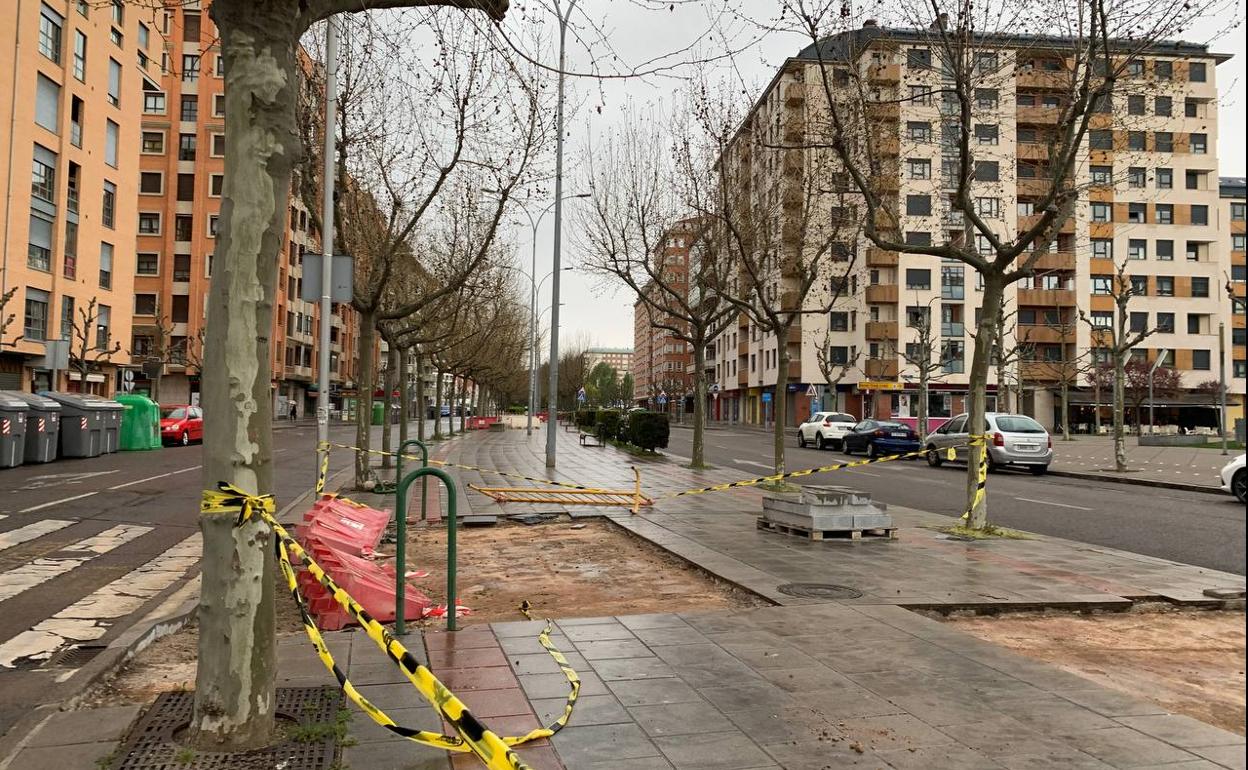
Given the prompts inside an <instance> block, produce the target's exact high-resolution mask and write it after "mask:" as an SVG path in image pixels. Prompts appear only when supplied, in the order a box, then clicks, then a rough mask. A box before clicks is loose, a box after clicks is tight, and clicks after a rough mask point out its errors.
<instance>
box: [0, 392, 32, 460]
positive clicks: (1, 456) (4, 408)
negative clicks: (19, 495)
mask: <svg viewBox="0 0 1248 770" xmlns="http://www.w3.org/2000/svg"><path fill="white" fill-rule="evenodd" d="M25 457H26V402H25V401H23V400H22V399H20V398H14V397H13V396H10V395H7V394H3V393H0V468H16V467H17V466H19V465H21V464H22V461H23V459H24V458H25Z"/></svg>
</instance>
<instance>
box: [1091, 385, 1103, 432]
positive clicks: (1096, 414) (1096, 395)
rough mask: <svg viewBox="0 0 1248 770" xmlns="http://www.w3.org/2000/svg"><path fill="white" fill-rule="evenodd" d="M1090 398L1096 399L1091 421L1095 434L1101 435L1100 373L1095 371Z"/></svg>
mask: <svg viewBox="0 0 1248 770" xmlns="http://www.w3.org/2000/svg"><path fill="white" fill-rule="evenodd" d="M1092 398H1093V400H1095V401H1096V408H1095V409H1093V410H1092V422H1093V423H1094V424H1095V425H1096V435H1098V436H1099V435H1101V373H1100V372H1099V371H1098V372H1096V379H1094V380H1093V381H1092Z"/></svg>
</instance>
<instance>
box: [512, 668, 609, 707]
mask: <svg viewBox="0 0 1248 770" xmlns="http://www.w3.org/2000/svg"><path fill="white" fill-rule="evenodd" d="M576 675H577V678H579V679H580V680H581V693H580V694H581V695H582V696H584V695H606V694H607V688H606V686H605V685H604V684H603V683H602V680H601V679H599V678H598V676H597V675H596V674H594V673H593V672H592V671H577V672H576ZM520 686H521V687H522V688H524V692H525V694H526V695H528V696H529V697H530V698H532V699H534V700H538V699H541V698H566V697H567V696H568V692H569V691H570V690H571V685H570V684H568V678H567V677H566V676H564V675H563V674H525V675H524V676H521V677H520Z"/></svg>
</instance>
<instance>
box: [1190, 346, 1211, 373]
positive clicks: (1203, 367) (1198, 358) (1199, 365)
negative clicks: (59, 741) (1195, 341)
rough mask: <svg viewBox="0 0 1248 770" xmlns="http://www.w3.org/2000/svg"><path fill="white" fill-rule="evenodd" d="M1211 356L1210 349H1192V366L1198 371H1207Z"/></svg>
mask: <svg viewBox="0 0 1248 770" xmlns="http://www.w3.org/2000/svg"><path fill="white" fill-rule="evenodd" d="M1211 358H1212V357H1211V356H1210V355H1209V351H1208V350H1193V351H1192V368H1193V369H1195V370H1196V371H1198V372H1207V371H1209V369H1210V368H1211V367H1210V360H1211Z"/></svg>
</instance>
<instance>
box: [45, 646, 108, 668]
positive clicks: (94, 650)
mask: <svg viewBox="0 0 1248 770" xmlns="http://www.w3.org/2000/svg"><path fill="white" fill-rule="evenodd" d="M106 649H108V647H107V645H103V644H96V645H90V644H83V645H79V646H77V647H70V648H69V649H67V650H62V651H60V652H58V653H56V654H55V655H53V656H52V658H51V659H50V660H49V661H48V663H47V666H46V668H78V667H80V666H83V665H86V663H87V662H88V661H90V660H91V659H92V658H94V657H95V656H96V655H99V654H100V653H101V652H104V650H106Z"/></svg>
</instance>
